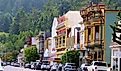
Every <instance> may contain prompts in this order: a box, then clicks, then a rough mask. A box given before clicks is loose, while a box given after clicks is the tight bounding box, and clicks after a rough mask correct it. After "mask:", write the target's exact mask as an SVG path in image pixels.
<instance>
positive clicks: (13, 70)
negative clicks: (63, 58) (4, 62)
mask: <svg viewBox="0 0 121 71" xmlns="http://www.w3.org/2000/svg"><path fill="white" fill-rule="evenodd" d="M4 71H41V70H31V69H28V68H26V69H25V68H22V67H14V66H5V67H4Z"/></svg>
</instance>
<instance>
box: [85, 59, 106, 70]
mask: <svg viewBox="0 0 121 71" xmlns="http://www.w3.org/2000/svg"><path fill="white" fill-rule="evenodd" d="M87 69H88V71H107V69H108V66H107V63H106V62H103V61H93V62H92V63H91V65H90V66H87Z"/></svg>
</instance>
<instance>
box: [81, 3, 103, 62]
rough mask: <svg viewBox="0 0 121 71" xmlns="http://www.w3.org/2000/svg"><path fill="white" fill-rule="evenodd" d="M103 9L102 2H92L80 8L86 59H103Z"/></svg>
mask: <svg viewBox="0 0 121 71" xmlns="http://www.w3.org/2000/svg"><path fill="white" fill-rule="evenodd" d="M104 11H105V5H103V4H92V5H90V6H88V7H87V8H84V9H82V10H81V16H82V17H83V23H84V25H85V30H84V36H85V39H84V46H85V47H86V49H87V51H86V53H87V56H86V59H87V61H92V60H97V61H100V60H101V61H103V60H104V55H105V54H104V52H105V48H104V34H103V33H104V17H105V16H104Z"/></svg>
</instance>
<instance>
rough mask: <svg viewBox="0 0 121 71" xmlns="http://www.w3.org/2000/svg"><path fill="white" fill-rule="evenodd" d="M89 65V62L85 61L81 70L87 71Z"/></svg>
mask: <svg viewBox="0 0 121 71" xmlns="http://www.w3.org/2000/svg"><path fill="white" fill-rule="evenodd" d="M87 66H90V65H89V64H87V63H83V64H82V65H81V66H80V69H79V71H86V70H87Z"/></svg>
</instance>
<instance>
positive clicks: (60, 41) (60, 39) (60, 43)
mask: <svg viewBox="0 0 121 71" xmlns="http://www.w3.org/2000/svg"><path fill="white" fill-rule="evenodd" d="M59 47H61V37H60V38H59Z"/></svg>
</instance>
